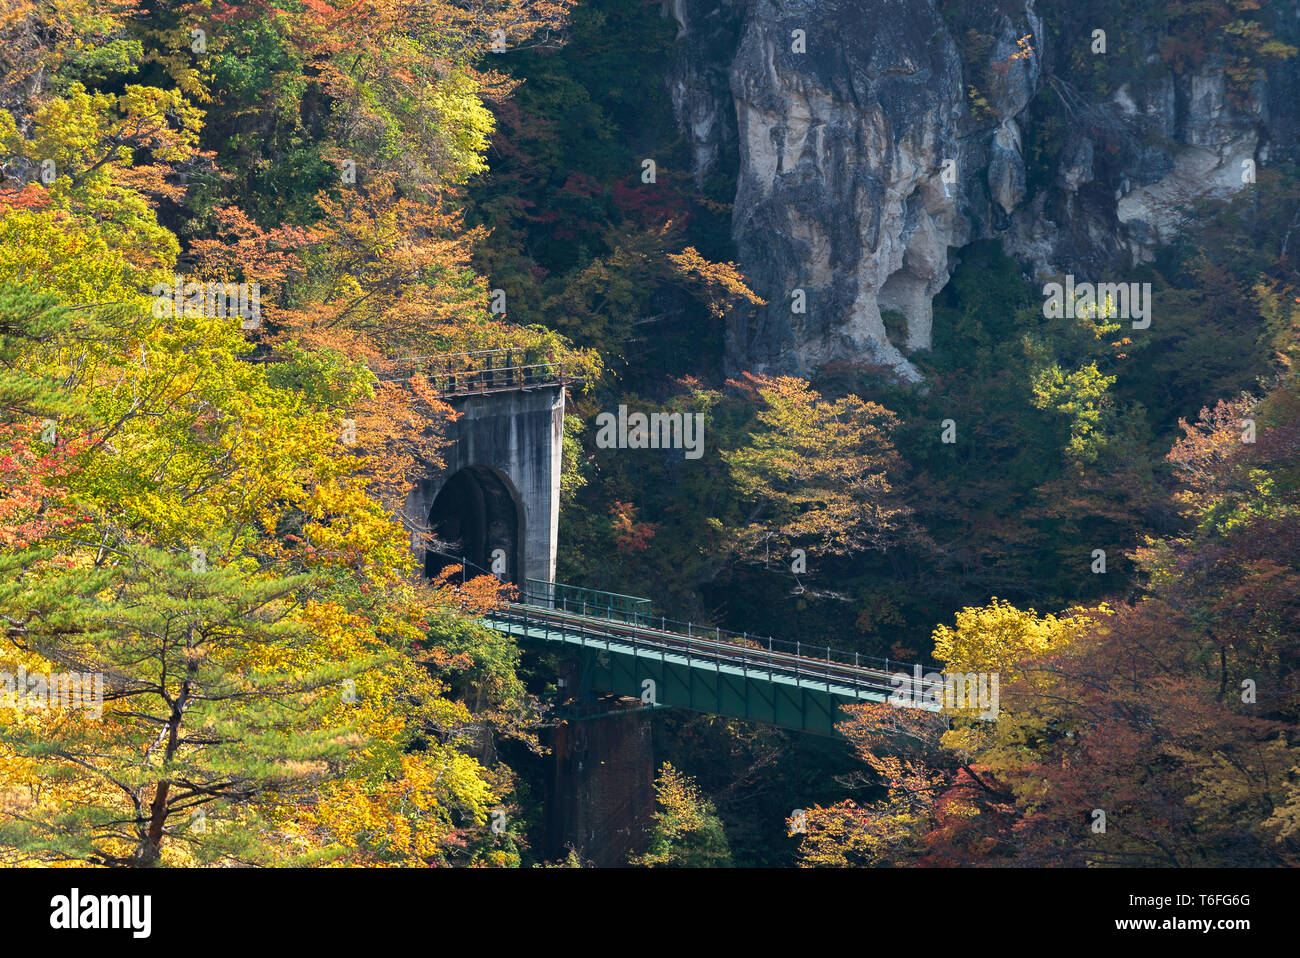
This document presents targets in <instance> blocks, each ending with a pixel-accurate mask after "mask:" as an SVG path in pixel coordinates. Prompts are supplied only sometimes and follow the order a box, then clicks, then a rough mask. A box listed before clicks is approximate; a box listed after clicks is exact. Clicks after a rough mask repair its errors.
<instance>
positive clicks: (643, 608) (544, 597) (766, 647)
mask: <svg viewBox="0 0 1300 958" xmlns="http://www.w3.org/2000/svg"><path fill="white" fill-rule="evenodd" d="M519 601H520V602H521V603H522V604H524V605H531V606H537V607H541V608H547V609H553V610H555V611H557V612H564V613H568V614H570V615H572V616H575V617H584V618H592V619H605V620H612V621H618V622H626V623H628V624H629V625H634V626H637V627H639V628H641V629H644V630H646V631H647V632H652V633H653V632H660V633H666V634H669V635H673V636H681V637H685V638H686V639H687V641H688V642H689V641H690V640H692V639H698V640H701V641H703V642H715V643H724V644H726V645H730V646H734V647H736V648H737V649H738V650H739V649H746V650H749V651H751V652H753V653H757V654H760V655H761V653H762V652H768V653H780V654H783V655H792V656H795V657H796V658H799V659H803V660H806V661H807V663H808V665H809V666H810V667H811V666H812V665H813V663H816V664H817V667H818V668H820V667H821V666H822V664H824V665H825V666H826V667H827V668H831V667H840V668H852V669H872V670H874V671H878V672H885V673H890V674H892V673H893V672H899V671H902V672H907V673H908V674H912V673H913V672H914V670H915V669H916V668H918V664H916V663H911V662H902V661H899V660H898V659H892V658H889V657H884V658H881V657H880V656H873V655H863V654H862V653H860V652H846V651H844V650H842V649H835V648H831V647H830V646H826V645H816V644H813V643H809V642H802V641H794V642H791V641H789V640H786V639H776V638H773V637H772V636H770V635H759V634H757V633H753V632H735V631H732V630H730V629H723V628H720V627H718V626H708V625H704V626H702V625H700V624H699V623H696V622H688V621H684V620H681V619H671V618H669V617H668V616H666V615H655V614H654V613H653V611H652V609H651V601H650V600H649V599H641V598H637V597H636V596H626V595H620V594H619V593H616V592H600V591H598V590H595V589H584V588H582V587H579V586H571V585H567V584H564V583H560V582H546V581H542V580H538V579H529V580H528V581H527V583H526V586H525V588H524V589H522V590H521V594H520V599H519ZM919 668H920V669H921V671H922V674H923V675H924V674H925V673H926V672H942V671H943V668H942V667H941V666H938V665H926V664H920V665H919Z"/></svg>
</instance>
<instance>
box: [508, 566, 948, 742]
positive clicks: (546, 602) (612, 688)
mask: <svg viewBox="0 0 1300 958" xmlns="http://www.w3.org/2000/svg"><path fill="white" fill-rule="evenodd" d="M484 622H485V624H486V625H488V626H490V627H491V628H493V629H496V630H497V631H500V632H504V633H505V634H507V635H510V636H512V637H514V638H515V639H516V640H518V641H519V642H521V643H526V644H529V645H533V646H536V647H545V646H552V647H559V648H563V649H566V650H568V651H570V652H572V653H573V654H575V655H576V656H577V658H578V661H579V663H580V668H579V687H578V688H577V689H574V690H570V693H571V694H573V695H575V696H576V697H577V699H578V701H579V702H591V701H592V700H593V699H595V698H596V697H598V696H599V695H600V694H601V693H605V694H613V695H616V696H619V697H621V698H623V699H624V700H627V699H631V700H634V701H635V702H638V703H640V707H641V708H646V709H655V708H680V709H688V710H690V711H694V712H706V713H709V714H711V715H725V716H730V717H732V718H740V719H746V720H748V721H755V722H764V723H766V724H769V725H776V726H780V727H782V728H787V729H793V730H796V731H800V732H811V733H814V734H820V735H834V734H835V724H836V723H837V722H840V721H843V719H844V715H843V714H842V713H841V711H840V708H841V706H844V705H854V704H858V703H862V702H878V703H880V702H886V701H888V700H889V698H890V695H891V694H892V693H893V692H894V690H895V686H894V685H892V684H891V682H890V677H891V676H892V675H893V674H895V673H897V672H900V671H902V672H906V673H907V674H908V675H909V676H911V675H912V674H913V669H914V668H915V667H914V666H913V665H910V664H908V665H904V664H903V663H901V662H897V661H891V660H889V659H874V658H870V657H868V656H863V655H859V654H858V653H856V652H842V651H837V650H835V649H831V648H829V647H825V646H811V645H808V644H806V643H803V642H784V641H781V640H779V639H773V638H771V637H769V636H757V635H751V634H749V633H739V632H729V631H727V630H725V629H721V628H717V627H700V626H696V625H693V624H692V623H689V622H678V621H674V620H671V619H668V618H667V617H666V616H660V615H654V614H653V613H652V612H651V603H650V600H648V599H641V598H636V597H633V596H625V595H617V594H614V593H608V592H597V591H595V590H592V589H583V588H578V587H574V586H568V585H561V584H558V583H554V582H539V581H536V580H529V581H528V582H527V583H526V585H525V587H524V588H522V589H521V590H520V594H519V597H518V601H514V602H509V603H505V604H503V605H501V606H500V607H499V608H497V609H495V610H493V611H492V612H491V613H489V614H488V615H487V616H486V618H485V619H484ZM923 671H932V669H930V668H925V669H923ZM933 671H937V669H933ZM909 707H915V708H923V709H927V710H931V711H938V709H937V707H935V706H929V705H924V704H919V705H915V706H909ZM562 714H564V715H566V716H567V717H569V718H572V719H582V718H583V717H585V716H584V713H583V710H582V709H581V708H578V709H569V710H566V711H564V712H562ZM590 714H592V715H593V717H594V716H598V715H600V714H601V712H600V710H598V709H594V710H592V711H591V713H590Z"/></svg>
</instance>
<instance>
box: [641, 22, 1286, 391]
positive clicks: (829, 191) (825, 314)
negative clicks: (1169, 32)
mask: <svg viewBox="0 0 1300 958" xmlns="http://www.w3.org/2000/svg"><path fill="white" fill-rule="evenodd" d="M668 11H669V12H670V13H671V15H672V16H673V17H674V18H675V19H676V21H677V24H678V40H677V47H678V49H677V57H676V62H675V65H674V68H673V70H672V72H671V74H670V76H669V77H668V78H667V82H668V86H669V90H670V92H671V94H672V99H673V103H674V106H675V109H676V113H677V118H678V121H679V124H680V125H681V128H682V130H683V132H684V133H685V135H686V136H687V137H688V139H689V141H690V143H691V146H692V155H693V159H694V163H695V176H696V179H697V182H700V181H702V180H703V178H704V177H705V176H707V175H708V174H709V172H710V171H711V170H712V169H713V168H714V167H715V166H716V165H718V164H719V163H720V161H721V159H722V157H723V156H724V155H726V154H727V152H728V151H734V153H735V154H736V159H737V160H738V167H739V173H738V177H737V184H736V196H735V207H734V214H733V222H732V231H733V238H734V239H735V242H736V246H737V252H738V255H739V259H740V264H741V266H742V268H743V269H744V271H745V273H746V275H747V276H748V277H749V278H750V280H751V282H752V283H753V285H754V287H755V291H756V292H758V293H759V294H760V295H761V296H763V297H764V298H765V299H767V300H768V301H769V304H768V306H767V307H766V308H763V309H761V310H759V311H758V312H757V314H756V315H754V316H750V315H747V314H744V313H741V312H737V313H736V314H735V315H734V316H733V318H732V320H731V321H730V325H729V327H728V330H727V366H728V371H729V372H735V371H737V370H738V369H742V368H748V369H755V370H760V371H771V372H792V373H798V374H802V375H807V374H809V373H811V372H812V371H813V370H814V369H815V368H816V367H817V366H819V365H821V364H823V363H826V362H829V361H834V360H847V361H852V362H869V363H880V364H887V365H890V366H893V367H895V368H896V369H897V370H898V371H899V372H900V373H901V374H902V375H904V376H905V377H907V378H915V377H916V372H915V370H914V369H913V367H912V366H911V364H910V363H909V362H908V360H907V355H908V353H910V352H911V351H913V350H916V349H923V348H928V347H929V345H930V342H931V327H932V311H931V303H932V300H933V298H934V296H935V294H936V293H937V292H938V291H939V290H941V289H942V288H943V286H944V285H945V284H946V283H947V281H948V279H949V277H950V275H951V272H952V270H953V268H954V266H955V264H956V254H957V253H958V252H959V250H960V248H961V247H962V246H964V245H966V244H967V243H970V242H972V241H974V240H980V239H990V238H1000V239H1001V240H1002V241H1003V243H1004V245H1005V246H1006V248H1007V251H1008V252H1009V253H1010V254H1011V255H1013V256H1014V257H1016V258H1017V259H1019V260H1020V261H1021V262H1022V263H1023V264H1024V266H1025V268H1026V272H1027V274H1029V275H1031V276H1035V277H1038V278H1042V277H1045V276H1047V275H1050V274H1053V273H1058V272H1072V273H1075V274H1076V275H1077V276H1079V277H1080V278H1081V279H1082V278H1100V277H1102V276H1103V274H1107V273H1112V274H1113V273H1115V271H1124V270H1127V269H1130V268H1131V267H1132V266H1134V265H1135V264H1137V263H1140V262H1142V261H1144V260H1146V259H1149V258H1150V257H1151V255H1152V251H1153V250H1154V249H1155V248H1156V247H1157V246H1158V245H1159V244H1161V243H1166V242H1168V241H1169V240H1170V239H1171V238H1173V237H1174V236H1176V235H1177V232H1178V229H1179V225H1180V222H1181V217H1182V208H1183V207H1184V206H1185V205H1186V204H1188V203H1190V202H1193V201H1195V200H1196V199H1198V198H1201V197H1206V196H1220V197H1221V196H1226V195H1230V194H1231V193H1232V192H1234V191H1236V190H1239V189H1241V188H1242V186H1243V185H1244V181H1243V175H1242V174H1243V166H1242V163H1243V161H1247V160H1249V161H1253V162H1256V163H1260V164H1265V163H1268V162H1270V161H1272V160H1276V159H1279V158H1281V157H1282V156H1283V155H1285V156H1286V157H1287V158H1291V157H1292V155H1293V153H1294V147H1295V142H1296V114H1297V109H1296V102H1297V96H1296V93H1297V89H1298V86H1300V85H1298V84H1297V71H1296V67H1295V62H1296V61H1295V58H1293V59H1292V60H1291V61H1288V62H1286V63H1284V64H1283V65H1281V66H1279V67H1277V68H1274V69H1270V71H1269V75H1268V78H1267V80H1266V81H1265V82H1260V83H1257V84H1256V85H1255V86H1254V87H1253V88H1252V89H1251V90H1250V91H1249V95H1248V96H1246V97H1244V98H1241V100H1240V102H1234V101H1233V100H1232V99H1231V98H1230V97H1229V93H1228V86H1227V79H1226V76H1225V62H1224V60H1223V59H1222V58H1221V57H1216V56H1213V55H1211V56H1209V57H1207V58H1206V59H1205V61H1204V62H1203V63H1202V64H1201V65H1200V66H1199V67H1198V68H1197V69H1196V70H1194V71H1187V72H1184V73H1182V74H1181V75H1179V74H1175V73H1174V72H1173V71H1172V70H1170V69H1167V68H1165V67H1164V65H1163V64H1162V63H1161V61H1160V58H1159V56H1158V54H1157V42H1158V40H1159V37H1157V36H1155V35H1154V34H1153V35H1151V36H1149V37H1148V36H1145V35H1143V34H1142V33H1141V32H1139V33H1138V35H1139V36H1142V41H1141V43H1139V44H1136V46H1138V47H1139V48H1141V49H1142V50H1143V52H1142V54H1141V59H1142V61H1143V64H1142V65H1143V67H1144V69H1145V73H1146V79H1145V80H1144V82H1143V83H1142V85H1141V90H1140V92H1138V91H1135V89H1133V88H1130V87H1129V86H1128V85H1127V84H1126V85H1123V86H1120V87H1119V88H1118V89H1116V90H1115V91H1114V92H1113V93H1112V94H1111V95H1110V96H1109V97H1108V98H1107V99H1105V100H1104V101H1101V102H1089V101H1088V99H1087V97H1086V96H1084V95H1082V94H1081V93H1080V92H1079V91H1078V90H1077V89H1075V88H1074V87H1072V86H1071V85H1070V84H1069V83H1068V82H1066V81H1064V80H1063V79H1061V77H1060V75H1059V74H1060V73H1062V72H1063V71H1062V69H1061V67H1062V65H1063V63H1064V60H1065V58H1066V56H1067V54H1068V53H1073V52H1077V49H1078V47H1077V45H1079V44H1082V45H1083V47H1084V48H1085V49H1086V48H1087V47H1088V45H1089V43H1090V36H1089V35H1086V34H1080V35H1074V36H1070V35H1066V36H1059V35H1058V34H1060V33H1061V31H1060V29H1059V25H1056V27H1057V29H1052V27H1053V25H1050V24H1044V23H1043V20H1042V18H1041V17H1040V16H1039V14H1038V13H1037V12H1036V11H1035V8H1034V0H1020V2H997V0H970V2H969V3H968V4H967V5H966V7H965V8H964V9H963V15H964V17H965V19H966V22H967V23H970V22H974V23H977V24H978V25H979V30H978V31H977V32H978V33H980V34H981V35H982V42H983V43H984V47H983V48H982V49H979V50H978V51H977V56H976V57H975V58H972V56H971V52H970V49H969V46H968V48H967V50H966V55H965V62H964V59H963V52H962V50H961V49H960V48H959V43H960V42H967V37H965V36H955V35H954V33H955V28H954V25H953V24H952V23H949V22H947V21H946V20H945V18H944V16H943V15H942V13H941V12H940V10H939V9H938V7H937V5H936V3H935V2H933V0H751V2H732V0H670V2H669V5H668ZM1271 13H1272V15H1273V16H1274V17H1275V19H1276V22H1277V24H1278V34H1279V36H1280V37H1282V38H1286V33H1287V31H1291V32H1294V31H1295V26H1296V20H1297V2H1296V0H1276V2H1275V3H1274V5H1273V9H1272V10H1271ZM1123 28H1126V29H1135V28H1134V27H1133V26H1132V25H1131V24H1128V25H1123ZM1112 29H1115V27H1112ZM795 31H803V37H804V38H805V40H804V43H805V50H804V51H803V52H800V51H799V50H798V49H796V48H795V47H796V46H797V35H796V34H795ZM1024 37H1028V38H1029V40H1028V43H1027V44H1026V45H1025V46H1022V45H1021V43H1020V40H1021V38H1024ZM990 38H991V42H988V41H989V40H990ZM1134 46H1135V44H1128V47H1129V49H1130V50H1131V49H1132V48H1133V47H1134ZM1106 55H1111V54H1106ZM1130 57H1131V54H1130ZM1153 75H1154V77H1155V79H1154V80H1152V79H1150V78H1151V76H1153ZM972 87H975V88H976V92H975V93H972V89H971V88H972ZM1040 94H1045V95H1046V96H1043V95H1040ZM1279 95H1280V96H1281V99H1280V100H1279ZM1047 98H1050V101H1051V102H1050V104H1049V105H1050V107H1051V110H1050V112H1049V111H1048V110H1047V109H1046V108H1045V107H1044V100H1045V99H1047ZM1053 114H1054V115H1055V117H1056V119H1055V121H1054V122H1055V123H1056V124H1057V125H1058V126H1064V132H1063V133H1062V134H1060V135H1059V136H1058V137H1057V140H1056V143H1055V147H1056V148H1055V150H1054V151H1053V153H1052V155H1050V156H1047V157H1046V158H1039V159H1037V163H1038V172H1039V176H1038V179H1039V180H1040V181H1041V182H1040V183H1039V184H1038V185H1037V187H1036V188H1033V187H1031V179H1032V176H1031V172H1032V171H1031V169H1030V167H1031V165H1032V164H1033V163H1034V162H1035V158H1031V159H1030V161H1029V163H1027V160H1026V155H1027V141H1028V139H1029V137H1030V135H1031V134H1032V133H1033V132H1034V124H1042V123H1045V122H1048V117H1049V116H1051V115H1053ZM1062 117H1064V119H1065V122H1064V124H1062V123H1061V118H1062ZM1044 169H1045V170H1046V173H1047V175H1046V176H1043V171H1044ZM1122 278H1123V277H1122V276H1120V275H1116V276H1115V279H1116V280H1120V279H1122ZM795 290H803V298H804V299H805V301H806V312H802V313H800V312H796V311H793V310H792V308H791V307H792V295H793V294H794V291H795ZM890 311H893V312H895V313H898V314H901V315H902V316H903V317H905V320H906V328H905V330H896V331H894V333H893V337H892V339H891V335H890V332H889V331H887V329H886V323H885V322H884V314H886V313H888V312H890Z"/></svg>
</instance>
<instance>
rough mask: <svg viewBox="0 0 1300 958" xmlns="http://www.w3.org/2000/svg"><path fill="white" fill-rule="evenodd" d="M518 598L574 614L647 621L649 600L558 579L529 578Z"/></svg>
mask: <svg viewBox="0 0 1300 958" xmlns="http://www.w3.org/2000/svg"><path fill="white" fill-rule="evenodd" d="M521 598H522V601H524V602H525V603H527V604H528V605H542V606H548V607H550V608H554V609H559V610H561V611H562V612H573V613H575V614H576V615H588V616H594V617H595V618H598V619H614V620H616V621H618V622H630V623H632V624H634V625H649V624H650V618H651V603H650V600H649V599H643V598H641V597H639V596H635V595H623V594H622V593H619V592H602V591H600V590H599V589H587V588H583V587H582V586H576V585H566V584H565V583H562V582H547V581H544V580H542V579H529V580H528V581H527V582H526V583H525V587H524V589H523V590H522V594H521Z"/></svg>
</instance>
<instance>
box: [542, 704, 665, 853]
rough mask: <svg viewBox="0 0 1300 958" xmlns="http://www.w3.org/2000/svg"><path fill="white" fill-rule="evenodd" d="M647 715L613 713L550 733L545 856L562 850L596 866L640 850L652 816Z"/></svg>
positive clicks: (651, 761)
mask: <svg viewBox="0 0 1300 958" xmlns="http://www.w3.org/2000/svg"><path fill="white" fill-rule="evenodd" d="M651 744H652V742H651V728H650V715H649V713H647V712H625V713H620V712H613V713H610V714H607V715H603V716H601V717H600V718H597V719H590V720H585V721H566V722H562V723H560V725H558V726H557V727H556V728H555V729H554V730H553V731H552V733H551V748H552V752H553V755H554V760H555V766H554V774H553V777H552V781H551V794H550V795H549V796H548V801H547V802H546V838H547V846H548V847H547V851H546V857H547V858H548V859H551V860H555V859H558V858H563V857H564V856H565V855H566V854H567V853H568V849H569V848H574V849H576V850H577V852H578V855H579V857H580V858H581V859H582V860H583V861H584V862H591V863H592V864H594V865H596V866H598V867H605V868H611V867H618V866H620V865H626V864H627V862H628V857H629V856H631V855H635V854H640V853H641V852H643V851H645V847H646V843H647V841H648V839H649V834H650V826H651V823H652V818H651V816H652V815H653V814H654V754H653V750H652V747H651Z"/></svg>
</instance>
